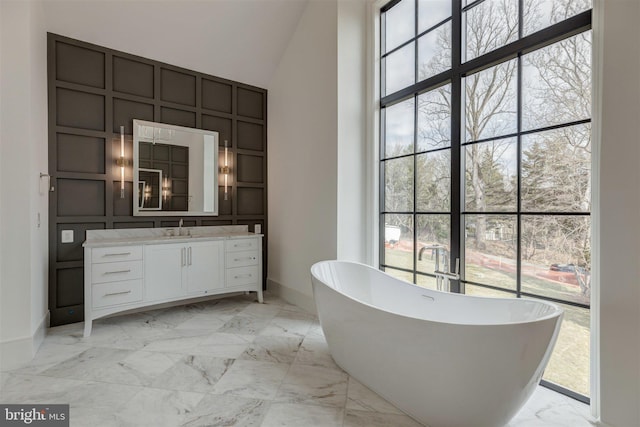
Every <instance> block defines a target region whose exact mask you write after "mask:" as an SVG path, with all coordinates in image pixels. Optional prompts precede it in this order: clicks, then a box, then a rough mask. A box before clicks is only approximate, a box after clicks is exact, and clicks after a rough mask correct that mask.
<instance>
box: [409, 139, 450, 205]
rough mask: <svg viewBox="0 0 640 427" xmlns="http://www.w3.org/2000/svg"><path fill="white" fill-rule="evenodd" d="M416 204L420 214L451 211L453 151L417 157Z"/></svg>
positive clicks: (436, 152)
mask: <svg viewBox="0 0 640 427" xmlns="http://www.w3.org/2000/svg"><path fill="white" fill-rule="evenodd" d="M416 167H417V168H418V171H417V176H416V203H417V205H418V206H417V208H416V210H417V211H418V212H448V211H450V210H451V196H450V194H451V150H450V149H449V150H442V151H435V152H431V153H426V154H420V155H418V156H416Z"/></svg>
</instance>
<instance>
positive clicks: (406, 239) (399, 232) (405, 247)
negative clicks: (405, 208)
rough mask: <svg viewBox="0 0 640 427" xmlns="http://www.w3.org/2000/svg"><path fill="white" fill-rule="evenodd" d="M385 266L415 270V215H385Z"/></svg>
mask: <svg viewBox="0 0 640 427" xmlns="http://www.w3.org/2000/svg"><path fill="white" fill-rule="evenodd" d="M384 264H385V265H390V266H393V267H400V268H405V269H407V270H413V215H397V214H387V215H384ZM409 281H413V279H409Z"/></svg>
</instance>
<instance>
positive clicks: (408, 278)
mask: <svg viewBox="0 0 640 427" xmlns="http://www.w3.org/2000/svg"><path fill="white" fill-rule="evenodd" d="M383 271H384V272H385V273H387V274H389V275H391V276H393V277H395V278H396V279H400V280H404V281H405V282H409V283H413V273H408V272H406V271H402V270H395V269H393V268H388V267H385V268H383Z"/></svg>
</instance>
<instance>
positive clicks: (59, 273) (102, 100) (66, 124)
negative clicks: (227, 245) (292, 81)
mask: <svg viewBox="0 0 640 427" xmlns="http://www.w3.org/2000/svg"><path fill="white" fill-rule="evenodd" d="M212 54H214V53H212ZM48 87H49V89H48V91H49V174H50V175H51V186H52V187H53V190H52V192H50V197H49V309H50V311H51V325H52V326H55V325H61V324H65V323H72V322H78V321H82V320H83V317H84V307H83V301H84V285H83V281H84V276H83V274H84V269H83V249H82V243H83V242H84V240H85V232H86V231H87V230H92V229H110V228H134V227H173V226H177V224H178V221H179V219H180V218H181V216H175V217H170V216H169V217H167V216H162V217H160V216H158V217H134V216H133V215H132V213H133V207H132V193H131V192H132V189H133V188H132V187H133V184H132V181H133V173H132V170H131V168H130V167H129V168H127V170H126V183H125V193H126V194H125V196H126V197H125V198H124V199H121V198H120V180H119V177H120V175H119V168H118V166H117V165H116V163H115V161H116V159H117V158H118V157H119V156H120V126H124V127H125V133H126V134H127V137H126V140H125V144H126V146H125V155H126V157H127V158H128V159H131V158H132V146H133V143H132V134H133V130H132V129H133V123H132V121H133V119H142V120H148V121H155V122H162V123H168V124H173V125H179V126H187V127H193V128H199V129H207V130H213V131H217V132H219V134H220V158H221V159H222V157H223V153H224V148H223V147H224V141H225V140H227V141H228V144H229V151H230V153H229V154H230V166H231V175H232V176H231V179H230V184H231V189H230V191H229V197H228V200H224V198H223V191H222V187H220V197H219V215H218V216H203V217H191V216H188V217H184V224H185V225H186V226H199V225H229V224H239V225H249V230H250V231H253V229H254V226H255V224H260V225H261V226H262V232H263V233H265V235H266V233H267V182H266V176H267V175H266V173H267V157H266V148H267V147H266V143H267V91H266V90H265V89H261V88H257V87H254V86H249V85H246V84H242V83H239V82H235V81H231V80H226V79H222V78H218V77H214V76H210V75H206V74H203V73H198V72H195V71H191V70H186V69H184V68H180V67H176V66H173V65H169V64H164V63H161V62H158V61H152V60H150V59H145V58H141V57H138V56H134V55H130V54H127V53H124V52H119V51H115V50H112V49H107V48H104V47H101V46H96V45H93V44H89V43H85V42H82V41H78V40H73V39H70V38H67V37H63V36H59V35H56V34H48ZM63 230H73V233H74V239H73V242H72V243H62V242H61V233H62V231H63ZM263 251H265V253H264V273H265V274H264V275H265V277H266V238H265V239H264V247H263Z"/></svg>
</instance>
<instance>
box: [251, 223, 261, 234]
mask: <svg viewBox="0 0 640 427" xmlns="http://www.w3.org/2000/svg"><path fill="white" fill-rule="evenodd" d="M253 232H254V233H256V234H260V233H262V224H256V225H254V227H253Z"/></svg>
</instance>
